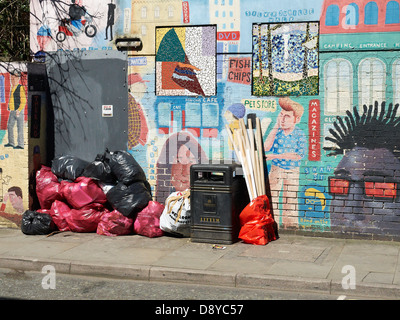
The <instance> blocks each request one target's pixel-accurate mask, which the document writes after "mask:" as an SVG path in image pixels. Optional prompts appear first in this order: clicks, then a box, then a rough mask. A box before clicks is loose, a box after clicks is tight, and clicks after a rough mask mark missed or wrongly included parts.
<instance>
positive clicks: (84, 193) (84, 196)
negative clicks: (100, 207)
mask: <svg viewBox="0 0 400 320" xmlns="http://www.w3.org/2000/svg"><path fill="white" fill-rule="evenodd" d="M60 192H61V193H62V195H63V196H64V198H65V200H66V202H67V203H68V204H70V205H71V207H73V208H74V209H80V208H83V207H84V206H87V205H88V204H90V203H101V204H104V203H106V202H107V197H106V195H105V194H104V192H103V190H102V189H101V188H100V187H99V185H98V184H97V182H96V181H95V180H93V179H91V178H87V177H78V178H77V179H76V180H75V182H69V181H66V180H63V181H61V187H60Z"/></svg>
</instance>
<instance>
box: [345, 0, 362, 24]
mask: <svg viewBox="0 0 400 320" xmlns="http://www.w3.org/2000/svg"><path fill="white" fill-rule="evenodd" d="M358 18H359V12H358V5H357V4H355V3H354V2H353V3H350V4H349V5H348V6H347V7H346V19H345V23H346V25H348V26H356V25H358Z"/></svg>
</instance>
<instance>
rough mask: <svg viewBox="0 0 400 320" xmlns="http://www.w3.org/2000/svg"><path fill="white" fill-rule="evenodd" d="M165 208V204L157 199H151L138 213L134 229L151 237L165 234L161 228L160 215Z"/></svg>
mask: <svg viewBox="0 0 400 320" xmlns="http://www.w3.org/2000/svg"><path fill="white" fill-rule="evenodd" d="M163 210H164V205H163V204H161V203H159V202H157V201H149V204H148V205H147V207H145V208H144V209H143V210H142V211H140V212H139V213H138V214H137V216H136V220H135V222H134V224H133V231H134V232H135V233H137V234H140V235H142V236H146V237H149V238H155V237H161V236H162V235H164V231H162V230H161V229H160V216H161V214H162V212H163Z"/></svg>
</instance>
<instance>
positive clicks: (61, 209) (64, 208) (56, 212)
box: [50, 200, 71, 231]
mask: <svg viewBox="0 0 400 320" xmlns="http://www.w3.org/2000/svg"><path fill="white" fill-rule="evenodd" d="M70 212H71V208H70V207H69V206H68V205H67V204H66V203H64V202H62V201H58V200H56V201H54V202H53V204H52V205H51V209H50V216H51V218H52V219H53V222H54V224H55V225H56V226H57V228H58V230H60V231H69V230H70V229H69V226H68V222H67V220H66V218H67V216H68V215H69V214H70Z"/></svg>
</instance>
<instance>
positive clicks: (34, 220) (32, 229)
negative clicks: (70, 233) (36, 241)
mask: <svg viewBox="0 0 400 320" xmlns="http://www.w3.org/2000/svg"><path fill="white" fill-rule="evenodd" d="M55 230H57V227H56V225H55V224H54V222H53V219H52V218H51V216H50V215H49V214H47V213H40V212H37V211H31V210H26V211H25V212H24V213H23V215H22V223H21V231H22V232H23V233H24V234H27V235H44V234H49V233H51V232H53V231H55Z"/></svg>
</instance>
